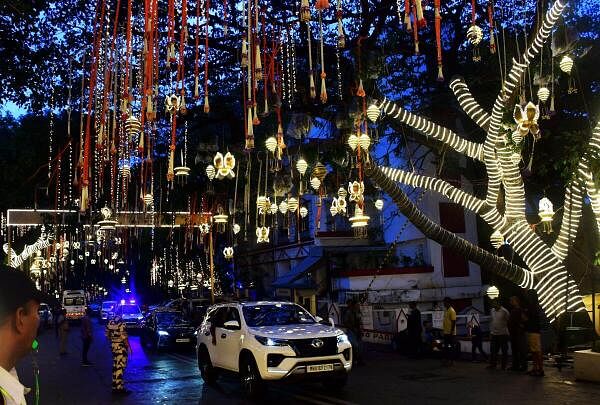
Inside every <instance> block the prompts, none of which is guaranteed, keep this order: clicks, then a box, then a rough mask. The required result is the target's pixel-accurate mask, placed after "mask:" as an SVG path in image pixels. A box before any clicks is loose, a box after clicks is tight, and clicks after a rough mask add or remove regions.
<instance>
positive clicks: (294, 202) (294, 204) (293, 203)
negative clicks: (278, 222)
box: [287, 197, 298, 212]
mask: <svg viewBox="0 0 600 405" xmlns="http://www.w3.org/2000/svg"><path fill="white" fill-rule="evenodd" d="M287 205H288V210H290V212H296V210H297V209H298V199H296V198H294V197H290V198H288V201H287Z"/></svg>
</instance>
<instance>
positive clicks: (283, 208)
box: [279, 200, 288, 214]
mask: <svg viewBox="0 0 600 405" xmlns="http://www.w3.org/2000/svg"><path fill="white" fill-rule="evenodd" d="M279 212H281V213H282V214H286V213H287V212H288V203H287V202H286V201H285V200H283V201H282V202H280V203H279Z"/></svg>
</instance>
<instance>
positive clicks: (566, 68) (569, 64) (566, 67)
mask: <svg viewBox="0 0 600 405" xmlns="http://www.w3.org/2000/svg"><path fill="white" fill-rule="evenodd" d="M558 67H559V68H560V70H562V71H563V72H565V73H566V74H568V75H570V74H571V70H572V69H573V58H571V57H570V56H569V55H565V56H563V57H562V59H561V60H560V63H559V64H558Z"/></svg>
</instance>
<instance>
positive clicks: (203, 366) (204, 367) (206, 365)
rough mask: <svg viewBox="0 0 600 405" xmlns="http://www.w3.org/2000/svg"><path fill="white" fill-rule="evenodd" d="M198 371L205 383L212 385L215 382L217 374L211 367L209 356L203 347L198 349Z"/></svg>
mask: <svg viewBox="0 0 600 405" xmlns="http://www.w3.org/2000/svg"><path fill="white" fill-rule="evenodd" d="M198 369H199V370H200V376H201V377H202V379H203V380H204V382H205V383H207V384H209V385H212V384H214V383H215V382H216V381H217V377H218V372H217V369H216V368H214V367H213V365H212V362H211V361H210V355H209V354H208V350H206V348H205V347H200V348H199V349H198Z"/></svg>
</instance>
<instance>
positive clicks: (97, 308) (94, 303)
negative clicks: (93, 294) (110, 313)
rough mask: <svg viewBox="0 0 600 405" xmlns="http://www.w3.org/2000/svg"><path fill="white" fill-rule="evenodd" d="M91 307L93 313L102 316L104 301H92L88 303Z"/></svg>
mask: <svg viewBox="0 0 600 405" xmlns="http://www.w3.org/2000/svg"><path fill="white" fill-rule="evenodd" d="M88 308H89V309H90V312H91V315H94V316H100V310H101V308H102V303H101V302H100V301H98V300H96V301H92V302H90V304H89V305H88Z"/></svg>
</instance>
